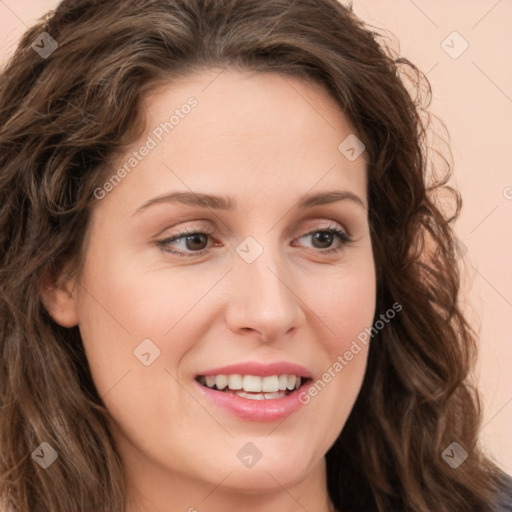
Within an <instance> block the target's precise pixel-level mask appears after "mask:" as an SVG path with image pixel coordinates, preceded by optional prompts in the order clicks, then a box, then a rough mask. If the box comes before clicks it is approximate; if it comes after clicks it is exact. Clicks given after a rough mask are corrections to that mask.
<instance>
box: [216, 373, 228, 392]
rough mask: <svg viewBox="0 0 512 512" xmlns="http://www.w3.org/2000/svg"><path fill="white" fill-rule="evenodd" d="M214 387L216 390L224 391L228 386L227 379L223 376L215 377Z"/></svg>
mask: <svg viewBox="0 0 512 512" xmlns="http://www.w3.org/2000/svg"><path fill="white" fill-rule="evenodd" d="M215 385H216V386H217V389H224V388H225V387H226V386H227V385H228V378H227V377H226V376H225V375H217V376H216V377H215Z"/></svg>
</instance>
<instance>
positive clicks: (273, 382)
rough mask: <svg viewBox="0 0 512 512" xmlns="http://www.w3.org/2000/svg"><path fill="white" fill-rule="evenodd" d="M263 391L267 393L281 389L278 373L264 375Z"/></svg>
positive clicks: (262, 380)
mask: <svg viewBox="0 0 512 512" xmlns="http://www.w3.org/2000/svg"><path fill="white" fill-rule="evenodd" d="M261 391H265V392H267V393H275V392H276V391H279V377H278V376H277V375H272V376H271V377H263V379H261Z"/></svg>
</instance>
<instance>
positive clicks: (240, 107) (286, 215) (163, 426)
mask: <svg viewBox="0 0 512 512" xmlns="http://www.w3.org/2000/svg"><path fill="white" fill-rule="evenodd" d="M205 87H206V88H205ZM190 96H194V97H195V98H197V100H198V105H197V107H196V108H195V109H193V110H192V111H191V113H190V114H188V115H187V116H185V117H184V118H183V119H181V120H180V123H179V124H178V125H177V126H175V127H174V129H173V130H172V132H170V133H169V134H166V135H164V137H163V139H162V141H161V142H159V143H158V145H157V146H156V147H155V148H154V149H152V150H151V151H149V154H148V155H147V156H145V157H144V158H143V159H142V160H141V161H140V163H138V165H137V167H136V168H135V169H134V170H133V171H132V172H131V173H130V174H129V175H128V176H126V177H125V178H124V179H123V180H122V182H121V183H119V184H118V185H117V186H116V187H115V188H114V189H113V190H112V191H111V192H109V193H108V194H107V195H106V197H105V198H104V199H102V200H101V201H99V202H98V204H97V205H96V206H95V208H94V210H93V212H92V219H91V224H90V227H89V239H88V245H87V251H86V258H85V265H84V268H83V273H82V274H81V276H80V281H79V282H77V281H75V280H69V281H66V280H64V279H61V280H59V281H58V282H57V283H56V285H55V286H54V287H51V288H49V289H47V290H46V291H45V294H44V301H45V304H46V305H47V308H48V310H49V311H50V313H51V314H52V316H53V318H54V319H55V320H56V321H57V322H58V323H60V324H61V325H64V326H68V327H69V326H73V325H77V324H78V325H79V328H80V332H81V335H82V338H83V343H84V346H85V349H86V354H87V358H88V361H89V364H90V367H91V372H92V375H93V379H94V382H95V384H96V386H97V389H98V392H99V394H100V396H102V398H103V400H104V402H105V405H106V406H107V408H108V409H109V411H110V413H111V415H112V421H111V423H112V429H113V433H114V437H115V440H116V442H117V444H118V447H119V450H120V453H121V456H122V458H123V462H124V463H125V464H126V467H127V481H128V489H129V497H128V511H129V512H136V511H143V510H151V511H155V512H159V511H164V510H166V511H169V510H194V509H196V510H199V511H202V510H208V511H220V510H233V509H234V507H235V506H240V507H243V510H245V511H256V510H266V511H277V510H279V511H280V512H283V511H292V510H299V509H302V508H301V507H304V508H305V509H306V510H315V511H320V512H326V511H328V510H329V499H328V495H327V490H326V482H325V479H326V475H325V464H324V455H325V453H326V452H327V450H328V449H329V447H330V446H331V445H332V444H333V442H334V441H335V439H336V437H337V436H338V435H339V433H340V431H341V430H342V428H343V426H344V424H345V422H346V420H347V417H348V415H349V413H350V411H351V408H352V406H353V404H354V402H355V400H356V397H357V394H358V392H359V390H360V386H361V383H362V379H363V376H364V372H365V369H366V360H367V350H368V349H367V348H364V347H363V349H362V350H361V351H360V352H359V353H358V354H357V355H355V356H354V358H353V359H352V360H351V361H350V362H349V364H347V365H346V366H345V367H344V368H343V370H342V371H341V372H339V373H337V374H336V377H335V378H333V379H332V380H331V382H330V383H329V384H328V385H327V386H326V387H325V389H323V391H321V392H320V393H319V394H318V395H317V396H316V397H314V398H312V399H311V401H310V403H308V404H307V405H304V406H303V407H301V409H300V410H299V411H297V412H295V413H293V414H292V415H290V416H289V417H287V418H286V419H285V420H284V421H279V422H252V421H247V420H242V419H240V418H238V417H236V416H234V415H232V414H230V413H229V412H226V411H224V410H222V409H220V408H219V407H218V406H216V405H215V404H213V403H212V402H210V401H209V400H207V399H205V398H204V397H203V396H201V394H199V393H198V392H197V390H196V389H195V388H194V386H193V385H192V384H193V380H194V378H195V376H196V375H197V374H198V373H199V372H200V371H201V370H205V369H208V368H215V367H219V366H224V365H227V364H233V363H239V362H247V361H257V362H262V363H268V362H275V361H289V362H294V363H297V364H300V365H302V366H305V367H306V368H308V369H309V371H310V372H311V373H312V375H313V377H314V379H315V380H316V379H319V378H321V376H322V374H323V373H324V372H325V371H326V370H327V369H328V368H329V367H332V365H333V363H334V362H335V361H336V360H337V358H338V356H340V355H343V354H344V353H345V352H346V350H348V349H349V347H350V345H351V343H352V341H353V340H354V339H355V338H356V337H357V335H358V334H359V333H360V332H361V331H363V330H364V328H365V327H367V328H369V327H370V326H371V325H372V320H373V317H374V313H375V297H376V283H375V269H374V260H373V255H372V246H371V239H370V232H369V225H368V220H367V210H366V208H365V207H364V206H361V205H359V204H357V203H356V202H354V201H350V200H343V201H338V202H334V203H331V204H327V205H322V206H315V207H313V208H309V209H306V210H303V211H301V210H298V209H297V208H296V203H297V202H298V200H299V198H301V197H302V196H304V195H306V194H313V193H317V192H321V191H327V190H348V191H350V192H352V193H353V194H356V195H357V196H359V197H360V198H361V200H362V201H363V203H364V205H366V204H367V197H366V186H367V182H366V179H367V177H366V167H365V160H364V154H363V156H361V157H359V158H357V159H356V160H355V161H349V160H348V159H347V158H345V156H344V155H343V154H342V153H341V152H340V151H339V150H338V145H339V144H340V143H341V142H342V141H343V140H344V139H345V138H346V137H347V136H348V135H349V134H351V133H352V131H351V129H350V126H349V124H348V123H347V120H346V118H345V117H344V115H343V113H342V112H341V110H340V109H339V107H338V106H337V104H336V103H335V102H334V100H333V99H332V98H330V96H329V95H328V94H327V92H326V91H325V90H323V89H322V88H321V87H319V86H318V85H314V84H310V83H307V82H305V81H302V80H300V79H297V78H290V77H284V76H280V75H278V74H273V73H253V72H239V71H233V70H225V71H223V72H222V73H220V74H219V71H218V70H205V71H204V72H201V73H196V74H194V75H192V76H191V77H189V78H187V79H183V80H181V81H180V82H178V83H175V84H173V85H172V86H171V85H165V86H162V87H160V88H159V89H158V90H157V91H155V92H154V93H153V94H152V95H151V96H150V97H148V98H146V100H147V101H146V103H145V105H146V109H147V110H146V114H147V131H146V133H145V134H144V135H143V136H142V137H141V138H140V140H139V141H137V142H136V143H134V144H133V146H132V147H130V148H129V149H128V150H127V152H126V155H127V158H128V157H129V156H130V155H131V154H132V152H133V151H134V150H137V149H138V148H139V147H140V146H141V145H142V144H144V142H145V141H146V139H147V136H148V135H150V134H151V130H153V129H154V128H155V127H156V126H158V125H159V123H161V122H163V121H165V120H168V119H169V116H170V115H171V114H172V112H173V111H174V110H175V109H176V108H179V107H180V105H183V104H184V103H185V102H186V100H187V98H189V97H190ZM125 160H126V159H125ZM114 171H115V169H113V172H114ZM174 191H184V192H191V191H193V192H198V193H199V192H202V193H209V194H218V195H229V196H232V197H233V198H234V199H235V200H236V202H237V208H236V209H235V210H233V211H222V210H212V209H208V208H198V207H196V206H187V205H183V204H178V203H165V202H162V203H158V204H154V205H152V206H150V207H148V208H145V209H143V210H141V211H139V212H138V213H134V212H135V211H136V210H137V209H138V208H139V207H140V206H141V205H142V204H144V203H145V202H146V201H148V200H150V199H152V198H154V197H157V196H160V195H162V194H165V193H169V192H174ZM329 225H334V226H335V227H338V228H340V229H341V230H343V231H345V232H348V233H349V235H350V236H351V238H352V239H353V242H352V243H351V244H350V245H347V246H345V247H343V246H342V242H341V241H340V240H339V239H338V238H337V237H336V236H333V238H332V243H331V246H330V247H329V244H328V242H326V243H324V245H322V244H321V243H319V242H318V241H317V242H316V243H315V239H314V235H307V233H309V232H310V231H312V230H315V231H322V230H325V229H326V228H327V226H329ZM184 228H191V229H192V228H193V229H194V231H197V232H204V230H205V229H206V230H209V231H211V232H212V235H211V238H208V239H207V241H206V242H204V243H203V245H199V244H198V242H196V243H195V244H194V243H189V244H188V245H187V243H186V240H185V239H184V238H182V239H181V240H179V241H175V242H172V243H170V244H168V246H167V248H168V249H171V250H176V251H182V252H184V253H187V254H189V255H190V257H180V256H178V255H173V254H170V253H166V252H163V251H162V249H161V248H160V247H159V245H158V244H157V242H158V241H162V240H165V239H166V238H167V239H168V238H170V237H172V236H175V235H177V234H178V233H180V232H182V231H183V229H184ZM247 236H251V237H253V238H254V239H255V240H256V241H257V242H258V244H259V245H260V246H261V248H262V249H263V252H262V254H261V255H260V256H259V257H258V258H257V259H256V260H255V261H254V262H253V263H251V264H248V263H247V262H246V261H244V259H242V258H241V257H240V256H239V255H238V254H237V252H236V248H237V246H239V244H241V242H242V241H244V239H245V238H246V237H247ZM196 246H198V248H197V249H195V247H196ZM204 247H206V252H203V254H201V255H197V254H194V250H195V251H200V249H201V248H204ZM323 247H326V248H323ZM333 247H340V250H339V251H338V252H335V253H330V254H328V253H325V251H327V250H328V249H329V248H333ZM148 338H149V339H151V340H152V342H153V343H154V344H155V345H156V346H157V347H158V348H159V350H160V355H159V357H157V358H156V359H155V360H154V362H153V363H152V364H150V365H149V366H145V365H143V364H142V363H141V362H140V361H139V360H138V359H137V358H136V357H135V356H134V350H135V349H136V348H137V346H138V345H139V344H140V343H141V341H142V340H144V339H148ZM248 442H252V443H253V444H254V445H255V446H256V447H257V448H258V449H259V451H260V452H261V454H262V457H261V459H260V460H259V461H258V462H257V464H256V465H254V466H253V467H252V468H247V467H245V466H244V465H243V464H242V463H241V462H240V460H239V458H238V457H237V453H238V451H239V450H240V449H241V448H242V447H243V446H244V445H245V444H246V443H248ZM219 484H220V485H219ZM298 503H300V506H299V505H298Z"/></svg>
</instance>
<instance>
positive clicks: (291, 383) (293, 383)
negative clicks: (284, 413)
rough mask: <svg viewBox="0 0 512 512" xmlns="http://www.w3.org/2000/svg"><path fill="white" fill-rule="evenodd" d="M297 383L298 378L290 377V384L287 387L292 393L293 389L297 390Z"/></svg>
mask: <svg viewBox="0 0 512 512" xmlns="http://www.w3.org/2000/svg"><path fill="white" fill-rule="evenodd" d="M296 382H297V377H295V375H288V384H287V386H286V387H287V388H288V389H289V390H290V391H291V390H292V389H295V383H296Z"/></svg>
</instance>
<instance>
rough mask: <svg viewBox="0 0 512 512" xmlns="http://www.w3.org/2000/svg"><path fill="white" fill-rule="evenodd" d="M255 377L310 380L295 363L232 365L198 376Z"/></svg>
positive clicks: (210, 370) (308, 373)
mask: <svg viewBox="0 0 512 512" xmlns="http://www.w3.org/2000/svg"><path fill="white" fill-rule="evenodd" d="M235 374H241V375H257V376H260V377H267V376H269V375H297V376H298V377H302V378H310V377H311V372H309V371H308V370H307V369H306V368H304V367H303V366H300V365H298V364H295V363H287V362H276V363H270V364H261V363H256V362H247V363H240V364H232V365H229V366H223V367H221V368H212V369H209V370H205V371H202V372H199V373H198V375H204V376H207V375H235Z"/></svg>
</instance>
